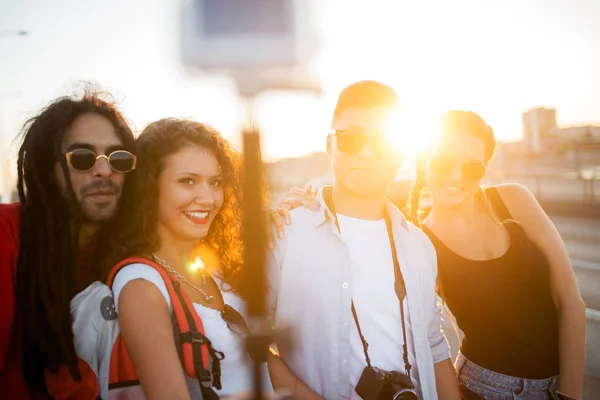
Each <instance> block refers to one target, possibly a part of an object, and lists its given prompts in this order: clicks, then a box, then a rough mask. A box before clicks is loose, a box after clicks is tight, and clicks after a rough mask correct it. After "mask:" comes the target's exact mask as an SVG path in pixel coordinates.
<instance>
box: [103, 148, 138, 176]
mask: <svg viewBox="0 0 600 400" xmlns="http://www.w3.org/2000/svg"><path fill="white" fill-rule="evenodd" d="M108 162H109V163H110V166H111V167H112V169H114V170H115V171H117V172H129V171H131V170H132V169H133V166H134V163H135V158H134V156H133V154H131V153H130V152H128V151H124V150H118V151H114V152H112V153H111V154H110V156H109V157H108Z"/></svg>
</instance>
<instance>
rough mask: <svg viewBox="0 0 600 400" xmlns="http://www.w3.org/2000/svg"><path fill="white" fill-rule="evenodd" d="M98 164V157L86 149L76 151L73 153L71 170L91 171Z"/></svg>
mask: <svg viewBox="0 0 600 400" xmlns="http://www.w3.org/2000/svg"><path fill="white" fill-rule="evenodd" d="M95 164H96V155H95V154H94V153H93V152H92V151H90V150H86V149H79V150H75V151H73V152H72V153H71V168H73V169H74V170H76V171H89V170H90V169H92V168H94V165H95Z"/></svg>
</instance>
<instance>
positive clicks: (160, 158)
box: [109, 118, 243, 292]
mask: <svg viewBox="0 0 600 400" xmlns="http://www.w3.org/2000/svg"><path fill="white" fill-rule="evenodd" d="M136 145H137V156H138V164H137V170H138V176H137V178H136V190H135V193H134V196H133V204H135V209H134V210H132V212H131V214H130V215H129V217H128V218H127V222H126V223H125V224H124V229H123V230H121V231H120V232H119V235H117V236H115V238H114V242H115V243H114V247H113V253H112V255H111V258H110V260H109V264H110V266H114V265H115V264H116V263H118V262H119V261H121V260H123V259H125V258H127V257H131V256H139V255H148V254H149V253H152V252H153V251H156V250H158V248H159V246H160V238H159V237H158V233H157V228H158V221H159V220H158V218H159V215H158V208H159V204H158V200H159V191H160V187H159V179H160V174H161V173H162V171H163V170H164V167H165V159H166V157H167V156H169V155H171V154H175V153H177V152H178V151H179V150H181V149H183V148H185V147H188V146H200V147H203V148H206V149H208V150H210V151H212V152H213V153H214V155H215V157H216V158H217V161H218V163H219V166H220V168H221V173H222V176H223V193H224V199H223V205H222V206H221V208H220V210H219V212H218V213H217V215H216V217H215V219H214V220H213V222H212V224H211V225H210V228H209V230H208V234H207V235H206V237H205V238H203V239H202V243H201V244H202V246H204V247H205V248H207V249H208V250H209V251H211V252H212V253H213V254H214V255H216V256H217V257H218V262H219V265H220V271H219V272H220V273H221V274H222V276H223V280H224V281H225V282H226V283H228V284H229V285H230V286H231V288H232V290H235V291H236V292H240V291H241V288H240V284H241V279H240V276H241V274H240V272H241V264H242V254H243V243H242V238H241V232H240V231H241V214H242V211H241V202H242V186H241V185H242V183H241V156H240V153H239V152H237V151H236V150H235V149H234V148H233V147H232V146H231V145H230V143H229V142H228V141H227V140H225V139H224V138H223V137H222V136H221V134H220V133H219V132H217V131H216V130H215V129H213V128H211V127H210V126H208V125H205V124H202V123H200V122H195V121H190V120H185V119H177V118H166V119H161V120H159V121H156V122H153V123H151V124H150V125H148V126H147V127H146V128H145V129H144V131H143V132H142V133H141V134H140V136H139V137H138V139H137V141H136Z"/></svg>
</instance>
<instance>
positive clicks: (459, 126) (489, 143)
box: [409, 110, 496, 225]
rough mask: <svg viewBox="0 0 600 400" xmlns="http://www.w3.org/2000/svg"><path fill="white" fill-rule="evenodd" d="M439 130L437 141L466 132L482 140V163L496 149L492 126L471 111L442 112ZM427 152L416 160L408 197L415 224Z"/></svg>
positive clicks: (490, 156)
mask: <svg viewBox="0 0 600 400" xmlns="http://www.w3.org/2000/svg"><path fill="white" fill-rule="evenodd" d="M439 126H440V130H439V132H437V134H438V135H437V136H436V139H437V140H438V141H440V140H444V139H448V138H452V137H454V136H457V135H459V134H464V133H468V134H471V135H473V136H475V137H477V138H480V139H482V140H483V142H484V144H485V154H484V164H485V165H488V163H489V162H490V160H491V158H492V156H493V155H494V152H495V151H496V139H495V138H494V131H493V130H492V128H491V127H490V126H489V125H488V124H487V123H486V122H485V121H484V120H483V118H481V117H480V116H479V115H477V114H476V113H474V112H473V111H460V110H453V111H448V112H446V113H444V114H443V115H442V116H441V118H440V124H439ZM426 154H427V152H425V153H424V154H421V155H420V156H419V158H418V160H417V173H416V179H415V184H414V187H413V190H412V193H411V197H410V206H409V209H410V217H411V220H412V222H413V223H414V224H415V225H419V224H420V218H419V211H420V210H419V203H420V200H421V192H422V191H423V188H424V187H425V181H426V172H427V156H426Z"/></svg>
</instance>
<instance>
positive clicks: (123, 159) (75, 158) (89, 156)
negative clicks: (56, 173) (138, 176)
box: [65, 149, 136, 174]
mask: <svg viewBox="0 0 600 400" xmlns="http://www.w3.org/2000/svg"><path fill="white" fill-rule="evenodd" d="M65 158H66V159H67V165H68V166H69V168H71V169H72V170H74V171H79V172H86V171H90V170H91V169H92V168H94V167H95V166H96V163H97V162H98V160H99V159H100V158H106V161H107V162H108V165H109V166H110V168H111V169H112V170H113V171H115V172H120V173H123V174H124V173H126V172H129V171H131V170H134V169H135V164H136V157H135V156H134V155H133V154H131V153H130V152H128V151H126V150H115V151H113V152H112V153H110V154H109V155H104V154H100V155H96V153H94V152H93V151H91V150H88V149H77V150H73V151H69V152H68V153H65Z"/></svg>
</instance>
